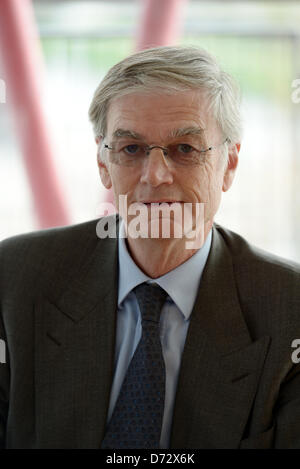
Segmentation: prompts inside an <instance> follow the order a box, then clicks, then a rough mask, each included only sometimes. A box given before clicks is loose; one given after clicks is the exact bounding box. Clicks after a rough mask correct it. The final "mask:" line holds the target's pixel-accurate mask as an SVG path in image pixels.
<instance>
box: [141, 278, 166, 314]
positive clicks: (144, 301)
mask: <svg viewBox="0 0 300 469" xmlns="http://www.w3.org/2000/svg"><path fill="white" fill-rule="evenodd" d="M133 291H134V293H135V295H136V297H137V300H138V303H139V307H140V310H141V315H142V322H144V321H154V322H159V318H160V313H161V309H162V307H163V304H164V302H165V300H166V297H167V292H165V290H163V289H162V288H161V287H160V286H159V285H157V284H152V285H150V284H147V283H142V284H141V285H138V286H137V287H136V288H135V289H134V290H133Z"/></svg>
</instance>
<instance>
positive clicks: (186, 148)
mask: <svg viewBox="0 0 300 469" xmlns="http://www.w3.org/2000/svg"><path fill="white" fill-rule="evenodd" d="M177 150H178V151H179V152H180V153H191V152H192V151H193V150H194V148H193V147H192V146H191V145H189V144H188V143H179V145H177Z"/></svg>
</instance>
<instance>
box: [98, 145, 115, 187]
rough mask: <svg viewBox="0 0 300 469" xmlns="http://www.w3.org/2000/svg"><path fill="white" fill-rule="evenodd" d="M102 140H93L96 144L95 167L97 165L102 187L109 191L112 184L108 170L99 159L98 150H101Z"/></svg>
mask: <svg viewBox="0 0 300 469" xmlns="http://www.w3.org/2000/svg"><path fill="white" fill-rule="evenodd" d="M102 140H103V137H96V138H95V141H96V144H97V165H98V169H99V174H100V178H101V181H102V184H103V186H104V187H106V189H110V188H111V186H112V182H111V177H110V173H109V169H108V166H107V164H106V162H105V161H104V160H103V159H102V158H101V155H100V148H101V142H102Z"/></svg>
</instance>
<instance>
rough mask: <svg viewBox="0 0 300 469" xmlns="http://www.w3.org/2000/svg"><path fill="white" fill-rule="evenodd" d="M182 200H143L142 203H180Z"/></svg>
mask: <svg viewBox="0 0 300 469" xmlns="http://www.w3.org/2000/svg"><path fill="white" fill-rule="evenodd" d="M181 202H182V201H181V200H143V201H141V202H140V203H141V204H144V205H148V206H150V205H161V204H168V205H172V204H179V203H181Z"/></svg>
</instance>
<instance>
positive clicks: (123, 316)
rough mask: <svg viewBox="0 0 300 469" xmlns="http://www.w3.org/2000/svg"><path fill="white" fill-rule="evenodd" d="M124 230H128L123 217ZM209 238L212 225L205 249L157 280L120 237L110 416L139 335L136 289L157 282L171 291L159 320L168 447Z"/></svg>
mask: <svg viewBox="0 0 300 469" xmlns="http://www.w3.org/2000/svg"><path fill="white" fill-rule="evenodd" d="M120 233H122V234H123V235H124V222H123V221H122V222H121V226H120ZM211 237H212V232H211V230H210V232H209V234H208V236H207V238H206V241H205V243H204V245H203V246H202V248H201V249H199V250H198V251H197V252H196V253H195V254H194V255H193V256H192V257H190V258H189V259H188V260H187V261H186V262H184V263H183V264H181V265H179V266H178V267H176V269H173V270H171V271H170V272H168V273H167V274H165V275H162V276H161V277H159V278H156V279H151V278H150V277H148V276H147V275H145V274H144V273H143V272H142V271H141V270H140V268H139V267H138V266H137V265H136V264H135V262H134V261H133V259H132V257H131V256H130V254H129V252H128V249H127V245H126V240H125V238H124V237H122V236H120V237H119V291H118V316H117V332H116V334H117V335H116V350H115V373H114V379H113V384H112V390H111V395H110V404H109V411H108V422H109V420H110V418H111V416H112V413H113V410H114V407H115V404H116V401H117V398H118V395H119V392H120V389H121V386H122V383H123V380H124V377H125V374H126V371H127V368H128V365H129V363H130V361H131V359H132V356H133V354H134V352H135V349H136V347H137V344H138V342H139V340H140V338H141V313H140V309H139V305H138V302H137V299H136V296H135V294H134V293H133V292H132V290H133V288H135V287H136V286H137V285H139V284H141V283H143V282H148V283H153V282H154V283H157V284H158V285H160V286H161V287H162V288H163V289H164V290H165V291H166V292H167V293H168V297H167V299H166V302H165V304H164V306H163V308H162V312H161V319H160V338H161V343H162V351H163V357H164V361H165V366H166V395H165V408H164V416H163V423H162V432H161V439H160V448H168V447H169V441H170V432H171V425H172V417H173V407H174V401H175V395H176V388H177V381H178V375H179V369H180V362H181V356H182V352H183V348H184V343H185V339H186V334H187V330H188V327H189V322H190V315H191V312H192V309H193V306H194V302H195V300H196V296H197V292H198V288H199V284H200V280H201V275H202V272H203V269H204V266H205V264H206V261H207V257H208V254H209V250H210V246H211Z"/></svg>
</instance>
